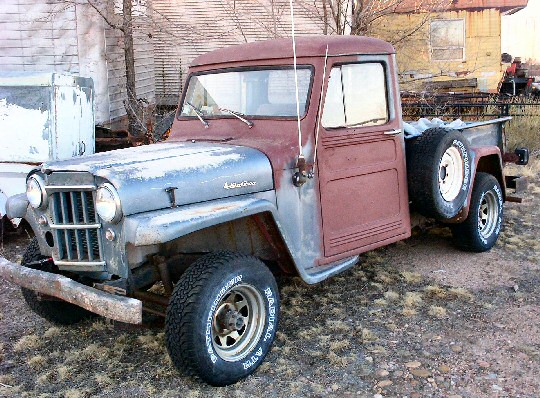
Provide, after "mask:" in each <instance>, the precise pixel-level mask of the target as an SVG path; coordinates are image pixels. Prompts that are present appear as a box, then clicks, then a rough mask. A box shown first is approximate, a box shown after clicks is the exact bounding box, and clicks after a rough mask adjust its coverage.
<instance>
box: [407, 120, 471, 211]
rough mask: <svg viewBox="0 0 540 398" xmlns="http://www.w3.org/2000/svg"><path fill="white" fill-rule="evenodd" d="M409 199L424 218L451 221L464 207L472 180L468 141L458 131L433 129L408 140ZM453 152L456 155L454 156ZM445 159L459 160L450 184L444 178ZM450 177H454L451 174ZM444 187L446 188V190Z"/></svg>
mask: <svg viewBox="0 0 540 398" xmlns="http://www.w3.org/2000/svg"><path fill="white" fill-rule="evenodd" d="M406 152H407V176H408V177H407V178H408V185H409V199H410V200H411V201H412V203H413V208H414V210H416V211H418V212H419V213H420V214H422V215H423V216H425V217H431V218H435V219H437V220H441V221H444V220H448V219H450V218H453V217H455V216H456V215H457V214H458V213H459V211H460V210H461V209H462V208H463V206H464V204H465V201H466V199H467V196H468V193H469V189H470V183H471V169H472V167H471V156H470V149H469V144H468V142H467V140H465V138H464V136H463V134H462V133H461V132H459V131H456V130H450V129H445V128H432V129H428V130H426V131H424V132H423V133H422V135H421V136H419V137H417V138H413V139H411V140H408V141H407V151H406ZM452 155H453V156H452ZM445 159H450V160H456V162H450V163H451V164H453V163H455V165H456V169H457V172H456V173H455V175H454V180H453V181H452V180H451V179H450V187H449V188H445V187H444V186H443V184H444V183H443V181H444V180H445V178H448V177H447V175H446V176H445V177H442V179H441V174H442V175H443V176H444V175H445V171H446V167H444V168H443V167H442V165H443V162H445ZM450 178H451V177H450ZM445 189H446V190H447V191H446V192H445Z"/></svg>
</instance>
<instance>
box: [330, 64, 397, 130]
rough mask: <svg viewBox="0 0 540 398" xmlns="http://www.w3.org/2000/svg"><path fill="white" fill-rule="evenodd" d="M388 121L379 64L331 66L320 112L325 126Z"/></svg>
mask: <svg viewBox="0 0 540 398" xmlns="http://www.w3.org/2000/svg"><path fill="white" fill-rule="evenodd" d="M388 121H389V112H388V99H387V87H386V76H385V69H384V66H383V64H382V63H380V62H367V63H356V64H346V65H338V66H334V67H332V70H331V72H330V78H329V81H328V88H327V92H326V98H325V102H324V110H323V115H322V125H323V127H324V128H325V129H332V128H340V127H341V128H343V127H345V128H354V127H364V126H379V125H382V124H386V123H387V122H388Z"/></svg>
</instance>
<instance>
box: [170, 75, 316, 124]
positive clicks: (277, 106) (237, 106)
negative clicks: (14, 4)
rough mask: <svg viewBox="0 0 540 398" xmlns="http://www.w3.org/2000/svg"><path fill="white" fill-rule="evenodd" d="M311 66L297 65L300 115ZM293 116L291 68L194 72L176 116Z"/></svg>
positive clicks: (293, 91)
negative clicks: (199, 73)
mask: <svg viewBox="0 0 540 398" xmlns="http://www.w3.org/2000/svg"><path fill="white" fill-rule="evenodd" d="M311 75H312V69H311V68H310V67H307V66H305V67H299V68H298V94H299V102H300V116H303V115H304V114H305V112H306V108H307V101H308V95H309V89H310V86H311ZM231 112H232V113H236V114H237V115H238V114H239V115H244V116H251V117H256V116H263V117H264V116H277V117H296V94H295V84H294V70H293V68H292V67H286V68H275V69H257V70H240V71H238V70H236V71H233V72H218V73H210V74H203V75H194V76H192V77H191V78H190V79H189V85H188V88H187V91H186V96H185V98H184V103H183V105H182V108H181V112H180V115H179V116H181V117H182V116H192V117H197V115H199V116H201V117H203V118H205V117H212V116H219V117H222V116H227V117H233V115H231Z"/></svg>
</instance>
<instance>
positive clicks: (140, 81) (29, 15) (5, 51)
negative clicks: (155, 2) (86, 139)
mask: <svg viewBox="0 0 540 398" xmlns="http://www.w3.org/2000/svg"><path fill="white" fill-rule="evenodd" d="M75 3H76V2H72V1H60V0H58V1H55V0H0V70H3V71H48V72H52V71H56V72H71V73H75V74H80V75H82V76H85V77H88V76H89V77H92V78H93V80H94V88H95V112H96V118H95V119H96V122H97V123H103V122H107V121H109V120H112V119H115V118H117V117H120V116H123V115H125V113H126V111H125V109H124V104H123V101H124V99H125V98H126V93H125V75H126V73H125V66H124V65H125V63H124V50H123V40H122V37H121V34H120V32H119V31H117V30H116V31H115V30H113V29H111V28H110V27H108V25H107V24H106V23H104V21H103V19H102V18H101V17H100V16H99V15H98V14H97V13H96V12H95V11H94V10H93V9H92V8H91V7H90V6H89V5H88V4H86V3H85V2H77V5H75ZM149 4H150V3H149ZM151 33H152V32H151V24H150V23H149V21H148V19H144V20H142V18H141V21H139V19H137V18H136V20H135V22H134V36H135V37H134V46H135V72H136V86H137V97H139V98H145V99H147V100H148V101H149V102H153V101H154V100H155V95H154V92H155V90H154V54H153V42H152V39H151V37H149V34H150V35H151Z"/></svg>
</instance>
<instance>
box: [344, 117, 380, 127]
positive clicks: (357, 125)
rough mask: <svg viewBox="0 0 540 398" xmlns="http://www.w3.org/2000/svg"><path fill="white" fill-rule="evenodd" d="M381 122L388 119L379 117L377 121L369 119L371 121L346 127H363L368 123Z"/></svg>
mask: <svg viewBox="0 0 540 398" xmlns="http://www.w3.org/2000/svg"><path fill="white" fill-rule="evenodd" d="M381 120H386V118H385V117H377V118H375V119H369V120H366V121H363V122H360V123H355V124H347V125H346V126H345V127H360V126H363V125H365V124H368V123H375V122H380V121H381Z"/></svg>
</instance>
